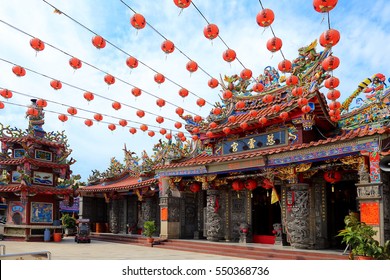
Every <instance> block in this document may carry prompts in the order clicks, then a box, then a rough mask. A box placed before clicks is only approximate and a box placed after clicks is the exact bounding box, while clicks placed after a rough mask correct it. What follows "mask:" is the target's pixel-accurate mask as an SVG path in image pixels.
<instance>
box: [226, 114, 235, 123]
mask: <svg viewBox="0 0 390 280" xmlns="http://www.w3.org/2000/svg"><path fill="white" fill-rule="evenodd" d="M236 121H237V118H236V116H229V117H228V122H230V123H235V122H236Z"/></svg>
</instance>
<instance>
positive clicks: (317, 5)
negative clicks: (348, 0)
mask: <svg viewBox="0 0 390 280" xmlns="http://www.w3.org/2000/svg"><path fill="white" fill-rule="evenodd" d="M337 2H338V0H313V7H314V10H316V11H317V12H319V13H327V12H329V11H331V10H333V8H334V7H336V5H337Z"/></svg>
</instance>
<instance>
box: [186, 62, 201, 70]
mask: <svg viewBox="0 0 390 280" xmlns="http://www.w3.org/2000/svg"><path fill="white" fill-rule="evenodd" d="M186 68H187V70H188V71H190V72H191V73H192V72H195V71H196V70H198V63H196V62H195V61H193V60H190V61H188V62H187V65H186Z"/></svg>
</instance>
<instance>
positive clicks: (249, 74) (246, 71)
mask: <svg viewBox="0 0 390 280" xmlns="http://www.w3.org/2000/svg"><path fill="white" fill-rule="evenodd" d="M240 77H241V78H242V79H243V80H249V79H250V78H252V70H250V69H244V70H242V71H241V73H240Z"/></svg>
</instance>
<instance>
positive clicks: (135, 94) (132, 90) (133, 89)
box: [131, 87, 142, 97]
mask: <svg viewBox="0 0 390 280" xmlns="http://www.w3.org/2000/svg"><path fill="white" fill-rule="evenodd" d="M141 93H142V91H141V90H140V89H139V88H137V87H135V88H132V89H131V94H132V95H134V96H135V97H138V96H140V95H141Z"/></svg>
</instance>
